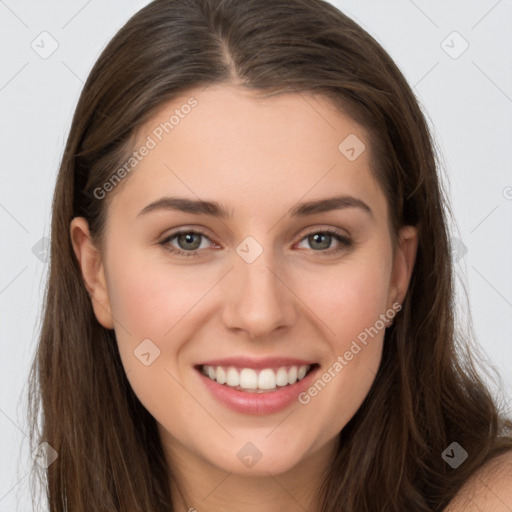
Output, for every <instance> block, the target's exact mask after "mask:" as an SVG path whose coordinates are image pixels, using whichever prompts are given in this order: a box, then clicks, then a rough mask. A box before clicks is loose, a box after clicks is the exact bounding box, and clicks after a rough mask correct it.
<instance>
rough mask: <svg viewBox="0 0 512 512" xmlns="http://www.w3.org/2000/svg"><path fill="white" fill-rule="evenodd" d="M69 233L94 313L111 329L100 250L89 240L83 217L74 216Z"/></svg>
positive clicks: (104, 325) (108, 301)
mask: <svg viewBox="0 0 512 512" xmlns="http://www.w3.org/2000/svg"><path fill="white" fill-rule="evenodd" d="M69 234H70V236H71V243H72V244H73V250H74V252H75V255H76V258H77V260H78V264H79V266H80V268H81V270H82V277H83V279H84V284H85V288H86V289H87V291H88V293H89V296H90V297H91V301H92V307H93V310H94V315H95V316H96V319H97V320H98V322H99V323H100V324H101V325H102V326H103V327H105V328H106V329H113V328H114V322H113V318H112V309H111V307H110V300H109V297H108V291H107V284H106V279H105V272H104V267H103V262H102V259H101V254H100V251H99V250H98V249H97V248H96V246H95V245H94V243H93V242H92V240H91V235H90V233H89V225H88V223H87V220H85V218H83V217H75V218H74V219H73V220H72V221H71V224H70V228H69Z"/></svg>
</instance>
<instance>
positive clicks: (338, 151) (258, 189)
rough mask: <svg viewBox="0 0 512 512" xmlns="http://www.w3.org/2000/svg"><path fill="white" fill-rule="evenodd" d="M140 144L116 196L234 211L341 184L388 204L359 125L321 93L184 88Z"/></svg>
mask: <svg viewBox="0 0 512 512" xmlns="http://www.w3.org/2000/svg"><path fill="white" fill-rule="evenodd" d="M143 147H147V148H149V149H146V150H144V151H139V153H142V152H143V153H144V156H142V157H141V156H140V154H139V157H138V159H137V162H136V165H134V166H133V168H132V170H131V171H130V173H129V176H128V179H126V183H123V190H122V191H121V190H120V191H119V192H121V193H119V194H116V195H115V196H114V198H113V204H114V203H115V202H117V203H120V202H122V203H123V204H124V205H125V206H126V207H128V206H130V207H139V206H140V207H141V208H142V207H144V206H145V204H144V203H147V202H148V201H150V200H155V199H158V196H159V195H162V196H163V195H165V194H166V193H169V194H170V193H173V194H174V193H176V194H178V193H180V194H181V195H187V196H189V197H194V196H196V198H197V197H200V198H201V199H208V198H214V199H215V200H217V201H220V202H222V203H225V204H229V205H232V206H233V208H234V210H235V211H236V209H237V205H238V206H240V207H242V206H250V203H251V200H253V199H254V205H253V206H258V207H261V206H262V199H263V198H266V200H267V201H268V205H269V206H271V205H275V204H285V203H286V204H287V203H290V205H292V204H293V203H294V202H296V201H298V200H299V199H301V198H304V199H310V198H313V197H315V198H317V197H321V196H327V195H333V194H332V192H339V193H349V194H351V195H354V196H359V197H361V198H362V199H363V198H364V199H363V200H365V201H370V202H373V203H374V204H375V203H378V204H375V206H376V208H377V209H378V208H384V209H385V204H384V197H383V196H382V192H381V190H380V187H379V186H378V184H377V183H376V181H375V179H374V177H373V174H372V172H371V169H370V158H371V153H370V150H371V148H370V147H369V143H368V140H367V136H366V133H365V131H364V130H363V129H362V128H361V127H360V126H359V125H358V124H356V123H355V122H354V121H353V120H352V119H350V118H349V117H347V116H346V115H343V114H342V113H340V111H339V110H337V109H336V108H335V107H334V105H333V104H332V103H331V102H330V101H329V100H328V99H327V98H325V97H322V96H318V95H315V96H313V95H312V94H305V93H300V94H299V93H292V94H280V95H275V96H271V97H262V96H261V95H258V94H256V93H255V92H253V91H250V90H248V89H242V88H241V87H237V86H230V85H212V86H209V87H207V88H205V89H199V88H198V89H191V90H190V91H188V92H186V93H184V94H183V95H181V96H180V97H177V98H175V99H174V100H173V101H171V102H168V103H166V104H164V105H163V106H162V107H161V108H160V109H159V110H158V111H157V112H156V114H155V115H153V116H152V117H151V118H150V119H149V120H148V121H147V122H146V123H145V124H144V125H142V126H141V127H140V129H139V130H138V133H137V141H136V143H135V145H134V150H135V151H138V150H141V149H142V148H143Z"/></svg>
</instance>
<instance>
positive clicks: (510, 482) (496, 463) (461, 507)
mask: <svg viewBox="0 0 512 512" xmlns="http://www.w3.org/2000/svg"><path fill="white" fill-rule="evenodd" d="M482 511H485V512H511V511H512V452H511V451H509V452H507V453H505V454H503V455H500V456H499V457H496V458H494V459H492V460H491V461H489V462H488V463H487V464H485V465H484V466H482V467H481V468H480V469H479V470H478V471H477V472H476V473H475V474H474V475H473V476H472V477H471V478H470V479H469V480H468V481H467V482H466V483H465V484H464V486H463V487H462V488H461V490H460V491H459V492H458V493H457V495H456V496H455V498H454V499H453V500H452V501H451V502H450V504H449V505H448V507H446V508H445V509H444V512H482Z"/></svg>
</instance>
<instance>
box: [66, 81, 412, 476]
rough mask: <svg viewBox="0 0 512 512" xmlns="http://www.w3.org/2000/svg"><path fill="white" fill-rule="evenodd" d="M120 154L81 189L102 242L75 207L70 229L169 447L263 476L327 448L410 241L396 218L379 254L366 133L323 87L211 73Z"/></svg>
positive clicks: (394, 306) (378, 217)
mask: <svg viewBox="0 0 512 512" xmlns="http://www.w3.org/2000/svg"><path fill="white" fill-rule="evenodd" d="M165 123H167V124H165ZM143 147H145V148H146V150H144V149H141V148H143ZM134 150H135V151H136V152H137V154H136V155H135V156H134V159H133V160H132V161H130V162H128V163H127V166H126V167H125V172H124V173H123V172H122V171H121V172H119V173H118V177H123V175H124V174H125V175H126V176H125V177H124V179H123V180H122V182H121V183H119V184H115V185H113V184H112V183H110V185H109V184H106V185H105V186H104V187H102V188H101V190H97V196H98V197H99V199H98V200H109V201H110V200H111V202H109V206H108V217H107V224H106V231H105V235H104V236H105V238H104V246H103V250H102V252H101V254H100V253H99V252H96V251H95V250H94V248H93V247H92V246H91V245H90V244H89V242H88V241H87V236H86V235H87V234H88V233H87V228H86V224H84V223H83V219H82V220H80V219H75V220H74V221H73V223H72V226H71V233H72V238H73V241H74V245H75V250H76V252H77V255H78V257H79V259H80V261H81V265H82V269H83V271H84V277H85V279H86V281H87V282H88V286H89V290H90V292H91V295H92V298H93V305H94V309H95V313H96V316H97V318H98V320H99V321H100V323H102V325H104V326H105V327H108V328H114V329H115V334H116V338H117V342H118V346H119V352H120V355H121V359H122V362H123V365H124V368H125V371H126V374H127V377H128V380H129V381H130V384H131V386H132V387H133V390H134V392H135V393H136V395H137V396H138V398H139V399H140V401H141V402H142V404H143V405H144V406H145V407H146V408H147V410H148V411H149V412H150V413H151V414H152V415H153V416H154V418H155V419H156V421H157V422H158V425H159V429H160V432H161V435H162V440H163V442H164V445H165V446H166V447H167V453H168V454H169V456H170V457H171V458H172V457H191V458H194V459H195V460H198V461H202V462H204V463H206V464H209V465H212V466H214V467H217V468H221V469H223V470H224V471H229V472H231V473H240V474H254V475H255V474H261V475H263V474H266V473H267V472H271V473H272V474H277V473H281V472H284V471H287V470H290V469H292V468H294V467H296V466H297V465H299V464H300V463H301V462H303V461H305V460H306V459H308V458H311V457H315V456H317V454H319V453H322V452H326V453H327V452H330V451H331V449H332V448H333V447H334V440H335V439H336V435H337V434H338V433H339V432H340V431H341V430H342V429H343V427H344V426H345V425H346V424H347V422H348V421H349V420H350V419H351V418H352V416H353V415H354V414H355V413H356V411H357V410H358V408H359V407H360V405H361V403H362V402H363V400H364V398H365V397H366V395H367V393H368V391H369V389H370V387H371V385H372V383H373V381H374V379H375V375H376V372H377V369H378V366H379V362H380V359H381V351H382V346H383V337H384V332H385V325H386V322H387V320H391V319H392V318H393V316H394V315H395V314H396V313H397V310H398V309H399V306H398V304H399V303H400V302H401V300H402V299H403V297H404V294H405V290H406V288H407V284H408V280H409V277H410V272H411V268H412V264H413V260H414V253H415V244H416V242H415V232H414V230H413V229H412V228H406V229H404V230H403V232H402V233H401V245H400V246H398V247H397V252H396V254H395V256H393V246H392V242H391V235H390V228H389V212H388V207H387V204H386V200H385V197H384V195H383V192H382V190H381V189H380V187H379V185H378V183H377V182H376V180H375V179H374V177H373V176H372V173H371V170H370V148H369V146H368V142H367V139H366V136H365V133H364V131H363V130H362V129H361V128H360V127H359V126H358V125H356V124H355V123H354V122H353V121H352V120H351V119H349V118H348V117H344V116H342V115H341V114H340V113H339V112H337V111H335V110H334V108H333V107H332V106H331V104H330V103H328V101H327V100H325V99H323V98H321V97H314V96H312V95H307V94H286V95H279V96H275V97H272V98H267V99H261V98H258V97H257V96H256V95H254V93H252V92H248V91H246V90H242V89H241V88H237V87H234V86H227V85H218V86H210V87H208V88H206V89H204V90H201V89H194V90H192V91H190V92H189V93H188V94H184V95H183V96H182V97H180V98H178V99H176V100H174V101H173V102H172V103H169V104H167V105H166V106H165V107H164V108H162V109H161V110H160V111H159V112H158V114H157V115H155V116H154V117H153V118H151V119H150V120H149V121H148V122H147V123H146V124H145V125H144V126H143V127H142V129H141V130H140V131H139V132H138V141H137V144H136V145H135V148H134ZM128 169H129V170H128ZM108 194H112V197H108ZM102 196H106V197H104V198H102ZM179 232H181V235H180V234H179ZM100 258H101V259H100ZM398 314H399V313H398ZM205 374H208V375H205ZM297 379H300V380H297Z"/></svg>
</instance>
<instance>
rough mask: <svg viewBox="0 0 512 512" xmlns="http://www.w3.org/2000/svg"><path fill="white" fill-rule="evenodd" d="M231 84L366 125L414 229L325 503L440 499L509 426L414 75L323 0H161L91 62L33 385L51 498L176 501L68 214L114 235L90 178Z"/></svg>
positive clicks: (357, 509) (369, 507)
mask: <svg viewBox="0 0 512 512" xmlns="http://www.w3.org/2000/svg"><path fill="white" fill-rule="evenodd" d="M222 82H225V83H237V84H239V85H240V86H241V87H245V88H248V89H251V90H253V91H254V92H257V93H261V94H267V95H273V94H280V93H284V92H292V93H293V92H295V93H300V92H309V93H317V94H321V95H323V96H325V97H328V98H329V99H331V100H332V102H333V104H335V105H336V106H337V107H339V109H340V110H341V111H343V112H345V113H347V114H348V115H350V117H352V118H353V119H354V120H355V121H356V122H358V123H360V124H361V125H362V126H363V127H364V128H365V129H366V130H367V133H368V134H369V137H370V142H371V144H370V148H371V154H372V171H373V172H374V175H375V177H376V179H377V180H378V182H379V183H380V185H381V187H382V189H383V191H384V193H385V195H386V197H387V200H388V203H389V208H390V212H391V213H390V214H391V221H392V225H393V226H394V229H395V232H396V230H397V229H398V228H399V227H400V226H402V225H415V226H417V227H418V229H419V247H418V253H417V259H416V263H415V267H414V271H413V275H412V280H411V283H410V287H409V290H408V293H407V296H406V298H405V301H404V304H403V309H402V311H401V312H400V314H399V315H398V316H397V317H396V320H395V323H394V324H393V326H392V327H391V328H389V329H388V330H387V332H386V335H385V340H384V350H383V357H382V362H381V365H380V368H379V372H378V374H377V376H376V378H375V382H374V385H373V387H372V389H371V391H370V392H369V394H368V396H367V397H366V399H365V401H364V403H363V404H362V406H361V407H360V409H359V410H358V412H357V413H356V415H355V416H354V417H353V418H352V420H351V421H350V422H349V423H348V424H347V425H346V427H345V428H344V429H343V430H342V432H341V433H340V441H341V442H340V443H339V451H338V452H337V453H336V454H335V457H334V458H333V461H332V466H331V467H330V468H329V471H328V474H327V476H326V478H325V481H324V485H323V486H322V488H321V494H320V496H319V498H318V503H319V507H320V510H321V511H322V512H335V511H336V512H341V511H343V512H365V511H367V512H375V511H379V512H384V511H404V510H414V511H416V512H422V511H440V510H442V509H443V508H444V507H445V506H446V505H447V503H448V502H449V501H450V499H451V498H452V497H453V496H454V494H455V493H456V491H457V490H458V489H459V488H460V487H461V485H462V484H463V483H464V482H465V481H466V480H467V478H468V476H469V475H470V474H472V473H473V472H474V471H475V470H476V469H477V468H479V467H481V466H482V465H483V464H484V463H485V462H486V461H488V460H489V459H491V458H493V457H495V456H496V455H498V454H501V453H503V452H504V451H506V450H508V449H510V448H512V439H511V438H510V434H509V433H507V432H506V430H507V429H510V428H511V423H510V422H509V421H508V420H506V419H505V418H503V417H502V416H501V415H500V413H499V409H498V407H497V405H496V404H495V402H494V401H493V398H492V395H491V393H490V392H489V391H488V390H487V388H486V386H485V385H484V383H483V382H482V380H481V379H480V377H479V376H478V373H477V372H476V371H475V366H474V363H473V361H472V356H471V354H469V353H468V354H466V355H465V356H464V354H463V353H462V352H461V350H460V347H461V346H464V345H461V346H459V343H458V338H457V336H456V332H455V329H454V316H453V311H454V290H453V275H452V274H453V270H452V263H451V255H450V243H449V236H448V233H447V224H446V218H447V212H448V211H449V210H447V205H446V200H445V198H444V196H443V193H442V190H441V187H440V182H439V177H438V168H439V162H438V159H437V157H436V153H435V151H434V148H435V145H434V142H433V140H432V138H431V135H430V133H429V130H428V126H427V123H426V121H425V117H424V115H423V113H422V111H421V108H420V107H419V105H418V102H417V100H416V99H415V96H414V94H413V92H412V90H411V88H410V87H409V85H408V84H407V82H406V80H405V78H404V76H403V75H402V73H401V72H400V70H399V69H398V67H397V66H396V65H395V64H394V62H393V61H392V60H391V58H390V57H389V56H388V54H387V53H386V52H385V51H384V49H383V48H382V47H381V46H380V45H379V44H378V43H377V42H376V41H375V40H374V39H373V38H372V37H371V36H370V35H369V34H368V33H367V32H365V31H364V30H363V29H362V28H361V27H360V26H359V25H357V24H356V23H355V22H354V21H352V20H351V19H349V18H348V17H347V16H345V15H344V14H342V13H341V12H340V11H339V10H337V9H336V8H335V7H333V6H332V5H330V4H328V3H326V2H324V1H322V0H243V1H240V0H155V1H154V2H152V3H150V4H149V5H147V6H146V7H144V8H143V9H142V10H140V11H139V12H138V13H137V14H135V15H134V16H133V17H132V18H131V19H130V20H129V21H128V22H127V23H126V24H125V25H124V27H122V28H121V30H120V31H119V32H118V33H117V34H116V35H115V37H114V38H113V39H112V41H111V42H110V43H109V44H108V46H107V47H106V48H105V50H104V51H103V52H102V54H101V56H100V57H99V59H98V61H97V62H96V64H95V66H94V68H93V69H92V71H91V73H90V75H89V77H88V80H87V82H86V84H85V86H84V88H83V91H82V94H81V96H80V99H79V102H78V105H77V108H76V112H75V114H74V118H73V122H72V126H71V129H70V133H69V137H68V140H67V144H66V148H65V152H64V155H63V158H62V163H61V166H60V170H59V174H58V178H57V183H56V188H55V195H54V199H53V215H52V226H51V229H52V232H51V253H50V273H49V279H48V283H47V289H46V296H45V301H44V316H43V323H42V329H41V336H40V340H39V346H38V351H37V354H36V358H35V360H34V363H33V365H32V368H31V373H30V390H29V418H30V421H31V425H32V430H31V443H32V448H33V449H36V448H37V446H39V443H42V442H43V441H46V442H47V443H48V444H49V445H50V446H51V447H52V448H53V449H55V450H56V452H57V454H58V458H57V459H56V460H55V461H54V462H53V463H52V464H51V465H50V466H49V467H48V469H47V470H46V471H42V470H40V468H39V467H38V466H37V465H36V464H34V475H38V476H39V477H40V478H41V481H42V482H43V485H44V488H45V491H46V492H45V493H46V494H47V497H48V501H49V508H50V511H51V512H61V511H65V510H69V511H72V512H85V511H87V512H89V511H91V510H93V511H95V512H101V511H109V512H113V511H130V512H131V511H139V510H140V511H142V510H143V511H145V512H155V511H165V512H168V511H171V510H173V507H172V503H171V498H170V485H171V483H170V482H171V481H172V478H173V476H172V468H168V467H167V465H166V462H165V458H164V455H163V449H162V445H161V442H160V438H159V435H158V431H157V428H156V422H155V420H154V418H153V417H152V416H151V415H150V414H149V413H148V411H147V410H146V409H145V408H144V406H143V405H142V404H141V403H140V402H139V400H138V399H137V397H136V396H135V394H134V393H133V391H132V389H131V387H130V384H129V382H128V380H127V378H126V375H125V372H124V369H123V366H122V364H121V360H120V357H119V354H118V350H117V345H116V340H115V336H114V331H112V330H108V329H105V328H104V327H102V326H101V325H100V324H99V323H98V322H97V320H96V318H95V316H94V313H93V309H92V306H91V299H90V297H89V295H88V293H87V291H86V288H85V286H84V283H83V279H82V276H81V272H80V268H79V265H78V262H77V260H76V258H75V255H74V253H73V249H72V245H71V241H70V236H69V226H70V222H71V220H72V218H73V217H75V216H83V217H85V218H86V219H87V220H88V222H89V226H90V229H91V233H92V235H93V237H94V238H95V240H97V242H98V244H99V243H101V239H102V233H103V228H104V226H105V219H106V215H105V214H106V211H107V208H108V204H109V197H107V198H106V199H105V200H98V199H97V197H96V195H95V194H94V191H95V189H97V188H98V187H101V186H102V185H103V184H104V183H105V182H106V181H107V180H108V179H109V177H110V176H111V175H112V173H113V171H114V170H116V169H118V168H119V166H120V165H122V162H124V161H126V159H127V156H128V155H129V154H130V153H131V151H133V141H134V136H135V135H136V133H137V129H138V128H139V127H140V126H141V125H142V124H143V123H144V122H145V121H147V120H148V118H149V117H150V116H152V115H153V114H154V113H155V112H156V110H157V109H158V108H159V107H161V106H162V105H163V104H164V103H166V102H168V101H170V100H172V99H173V98H175V97H176V96H177V95H179V94H182V93H183V92H184V91H187V90H188V89H190V88H192V87H197V86H202V85H204V86H206V85H208V84H213V83H222ZM127 179H129V178H127ZM112 193H114V192H112ZM453 441H456V442H457V443H459V445H461V446H462V447H463V448H464V449H465V450H466V451H467V452H468V453H469V457H468V459H467V460H466V461H465V462H464V463H463V464H462V465H461V466H460V467H458V468H457V469H452V468H451V467H450V466H449V465H448V464H447V463H446V462H445V460H443V457H442V456H441V454H442V452H443V451H444V450H445V449H446V448H447V447H448V446H449V445H450V444H451V443H452V442H453ZM38 469H39V473H41V474H40V475H39V473H37V470H38Z"/></svg>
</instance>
